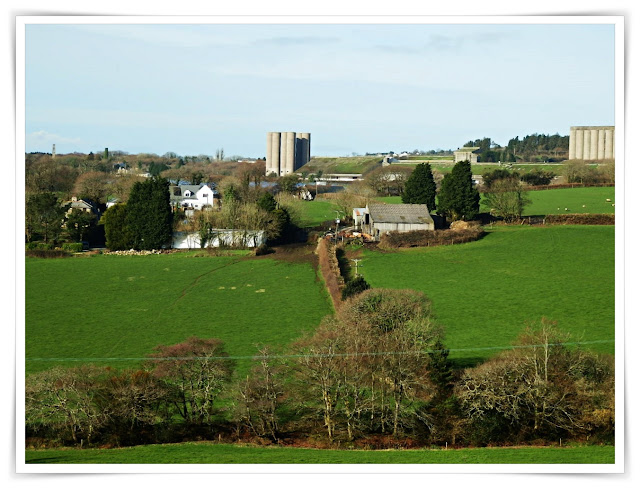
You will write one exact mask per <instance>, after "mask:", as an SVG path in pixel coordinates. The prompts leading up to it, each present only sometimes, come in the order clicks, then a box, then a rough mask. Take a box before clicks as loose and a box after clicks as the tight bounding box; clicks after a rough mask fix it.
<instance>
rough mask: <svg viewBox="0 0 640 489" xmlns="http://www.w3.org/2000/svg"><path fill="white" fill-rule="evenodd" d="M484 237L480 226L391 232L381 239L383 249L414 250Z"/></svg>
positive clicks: (466, 241)
mask: <svg viewBox="0 0 640 489" xmlns="http://www.w3.org/2000/svg"><path fill="white" fill-rule="evenodd" d="M483 235H484V230H483V229H482V228H481V227H479V226H473V227H468V228H466V229H438V230H435V231H408V232H404V233H401V232H398V231H391V232H389V233H386V234H383V235H382V237H381V239H380V247H381V248H412V247H415V246H442V245H451V244H460V243H468V242H470V241H477V240H478V239H480V238H481V237H482V236H483Z"/></svg>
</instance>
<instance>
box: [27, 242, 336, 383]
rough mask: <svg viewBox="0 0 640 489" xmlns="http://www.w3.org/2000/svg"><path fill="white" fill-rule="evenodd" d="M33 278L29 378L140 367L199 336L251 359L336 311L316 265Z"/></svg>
mask: <svg viewBox="0 0 640 489" xmlns="http://www.w3.org/2000/svg"><path fill="white" fill-rule="evenodd" d="M25 273H26V275H25V279H26V297H25V301H26V324H25V332H26V345H25V346H26V358H27V360H26V371H27V374H28V373H30V372H35V371H40V370H45V369H48V368H51V367H53V366H77V365H79V364H81V363H89V362H88V361H87V360H84V359H88V360H89V361H92V363H95V364H96V365H105V366H106V365H108V366H112V367H114V368H118V367H136V366H138V365H139V364H140V361H139V360H138V359H139V358H142V357H145V356H146V355H148V354H149V353H151V352H152V350H153V348H154V347H155V346H157V345H159V344H165V345H169V344H175V343H179V342H181V341H184V340H185V339H186V338H188V337H190V336H194V335H195V336H200V337H203V338H212V337H213V338H219V339H221V340H222V341H224V343H225V345H226V350H227V352H228V353H229V354H230V355H232V356H249V357H250V356H252V355H255V354H256V353H257V348H256V346H255V345H258V344H260V345H264V344H269V345H271V346H274V347H277V346H284V345H286V344H288V343H289V342H290V341H292V340H293V339H295V338H297V337H299V336H300V334H301V333H302V332H303V331H308V330H312V329H313V328H315V326H316V325H317V324H318V323H319V322H320V319H321V318H322V317H324V316H325V315H327V314H330V313H331V312H332V308H331V304H330V299H329V297H328V294H327V293H326V291H325V289H324V284H323V283H322V281H321V280H318V278H317V276H316V272H315V270H314V269H313V267H312V265H311V264H310V263H292V262H285V261H279V260H273V259H246V258H242V257H237V256H219V257H194V256H189V255H186V254H183V253H175V254H167V255H148V256H115V255H95V256H91V257H77V258H75V257H73V258H65V259H32V258H27V259H26V272H25ZM53 359H55V360H53ZM92 359H105V360H99V361H96V360H92ZM248 364H249V360H247V361H246V362H238V370H239V371H242V370H244V369H245V368H247V366H248Z"/></svg>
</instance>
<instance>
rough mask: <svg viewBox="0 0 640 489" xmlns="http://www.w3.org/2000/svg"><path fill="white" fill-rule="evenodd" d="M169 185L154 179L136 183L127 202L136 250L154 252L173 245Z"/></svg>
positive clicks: (128, 219)
mask: <svg viewBox="0 0 640 489" xmlns="http://www.w3.org/2000/svg"><path fill="white" fill-rule="evenodd" d="M169 200H170V197H169V182H168V181H167V180H166V179H164V178H159V177H153V178H149V179H147V180H145V181H144V182H137V183H135V184H134V186H133V188H132V189H131V193H130V194H129V200H128V201H127V225H128V227H129V229H130V231H131V237H132V242H133V243H132V244H133V247H134V248H135V249H136V250H154V249H160V248H162V247H163V246H167V245H170V244H171V238H172V235H173V215H172V213H171V205H170V203H169Z"/></svg>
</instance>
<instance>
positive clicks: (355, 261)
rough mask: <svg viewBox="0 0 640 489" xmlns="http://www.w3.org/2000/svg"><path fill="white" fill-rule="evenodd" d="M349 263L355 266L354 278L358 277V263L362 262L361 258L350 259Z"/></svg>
mask: <svg viewBox="0 0 640 489" xmlns="http://www.w3.org/2000/svg"><path fill="white" fill-rule="evenodd" d="M351 261H352V262H354V263H355V264H356V278H357V277H358V263H360V262H361V261H362V258H352V259H351Z"/></svg>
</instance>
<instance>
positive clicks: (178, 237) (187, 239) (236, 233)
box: [171, 229, 267, 250]
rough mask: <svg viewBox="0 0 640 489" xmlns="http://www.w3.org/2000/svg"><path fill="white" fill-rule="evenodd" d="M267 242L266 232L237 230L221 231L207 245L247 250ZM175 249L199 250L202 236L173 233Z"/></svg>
mask: <svg viewBox="0 0 640 489" xmlns="http://www.w3.org/2000/svg"><path fill="white" fill-rule="evenodd" d="M266 242H267V237H266V235H265V232H264V231H245V230H237V229H220V230H218V231H217V235H216V236H215V237H214V238H213V239H212V240H210V241H209V242H208V243H206V244H205V246H206V247H211V248H218V247H220V246H221V244H222V245H223V246H239V247H247V248H255V247H257V246H260V245H262V244H265V243H266ZM171 247H172V248H175V249H183V250H184V249H190V250H193V249H199V248H200V236H198V233H185V232H175V233H173V241H172V244H171Z"/></svg>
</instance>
